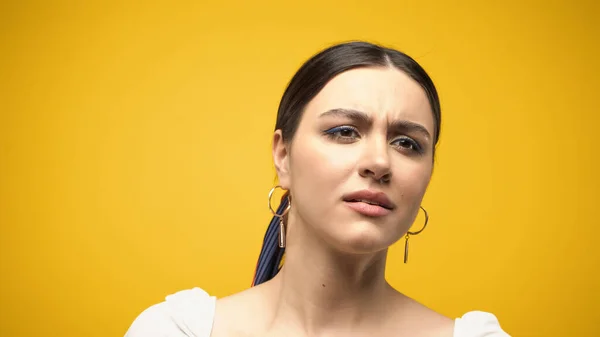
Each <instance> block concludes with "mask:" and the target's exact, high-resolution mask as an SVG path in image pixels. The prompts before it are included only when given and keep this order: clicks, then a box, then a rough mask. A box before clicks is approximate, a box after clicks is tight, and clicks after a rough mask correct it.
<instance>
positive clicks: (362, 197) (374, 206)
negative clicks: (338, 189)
mask: <svg viewBox="0 0 600 337" xmlns="http://www.w3.org/2000/svg"><path fill="white" fill-rule="evenodd" d="M343 200H344V201H345V203H346V205H348V207H349V208H350V209H352V210H354V211H356V212H358V213H360V214H362V215H366V216H370V217H380V216H385V215H388V214H390V213H391V212H392V210H393V209H394V208H396V205H394V203H392V201H391V200H390V199H389V198H388V197H387V195H385V193H383V192H377V191H371V190H362V191H357V192H354V193H350V194H347V195H345V196H344V198H343Z"/></svg>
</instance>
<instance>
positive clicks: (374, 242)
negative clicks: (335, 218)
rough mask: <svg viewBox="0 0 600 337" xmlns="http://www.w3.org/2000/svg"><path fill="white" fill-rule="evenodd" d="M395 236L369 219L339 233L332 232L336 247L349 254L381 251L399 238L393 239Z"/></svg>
mask: <svg viewBox="0 0 600 337" xmlns="http://www.w3.org/2000/svg"><path fill="white" fill-rule="evenodd" d="M395 236H396V235H394V234H393V233H390V232H389V231H387V230H384V229H383V228H381V227H380V226H377V225H375V224H373V223H371V222H368V221H361V222H356V223H354V224H352V225H351V226H349V228H348V227H345V228H344V229H343V230H341V231H340V232H338V233H331V238H332V239H333V240H332V241H334V245H335V246H336V248H337V249H338V250H340V251H342V252H344V253H349V254H370V253H377V252H380V251H382V250H384V249H387V248H388V247H389V246H391V245H392V244H393V243H394V242H395V241H397V240H398V239H399V238H396V239H393V238H394V237H395ZM390 239H393V240H390Z"/></svg>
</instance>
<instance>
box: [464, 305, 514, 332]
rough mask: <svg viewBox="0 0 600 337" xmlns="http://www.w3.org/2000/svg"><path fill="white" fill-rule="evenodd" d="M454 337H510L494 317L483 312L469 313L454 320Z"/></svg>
mask: <svg viewBox="0 0 600 337" xmlns="http://www.w3.org/2000/svg"><path fill="white" fill-rule="evenodd" d="M454 337H510V336H509V335H508V334H507V333H506V332H504V330H502V328H501V327H500V323H499V322H498V319H497V318H496V316H495V315H494V314H492V313H489V312H484V311H470V312H467V313H466V314H464V315H463V316H462V317H459V318H457V319H455V322H454Z"/></svg>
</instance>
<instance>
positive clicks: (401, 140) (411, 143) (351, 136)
mask: <svg viewBox="0 0 600 337" xmlns="http://www.w3.org/2000/svg"><path fill="white" fill-rule="evenodd" d="M324 134H325V135H326V136H327V137H328V138H329V139H331V140H334V141H337V142H340V143H343V144H350V143H354V142H356V141H357V140H359V139H360V138H361V136H360V133H359V132H358V130H357V129H356V128H355V127H353V126H348V125H344V126H336V127H334V128H331V129H328V130H325V131H324ZM390 145H392V146H393V147H394V148H396V149H398V150H399V151H403V150H408V151H411V152H413V153H417V154H422V153H423V147H422V146H421V145H420V144H419V142H417V141H416V140H414V139H412V138H410V137H408V136H399V137H396V138H394V140H392V142H391V143H390Z"/></svg>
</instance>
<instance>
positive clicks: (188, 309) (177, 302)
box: [125, 288, 216, 337]
mask: <svg viewBox="0 0 600 337" xmlns="http://www.w3.org/2000/svg"><path fill="white" fill-rule="evenodd" d="M215 301H216V298H215V297H214V296H210V295H209V294H208V293H206V292H205V291H204V290H202V289H200V288H193V289H187V290H182V291H179V292H177V293H175V294H172V295H169V296H167V297H166V298H165V300H164V301H163V302H160V303H157V304H154V305H152V306H151V307H149V308H147V309H146V310H144V311H143V312H142V313H141V314H139V315H138V316H137V318H136V319H135V320H134V321H133V323H132V324H131V326H130V327H129V329H128V331H127V333H126V334H125V337H209V336H210V332H211V329H212V324H213V319H214V314H215Z"/></svg>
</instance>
